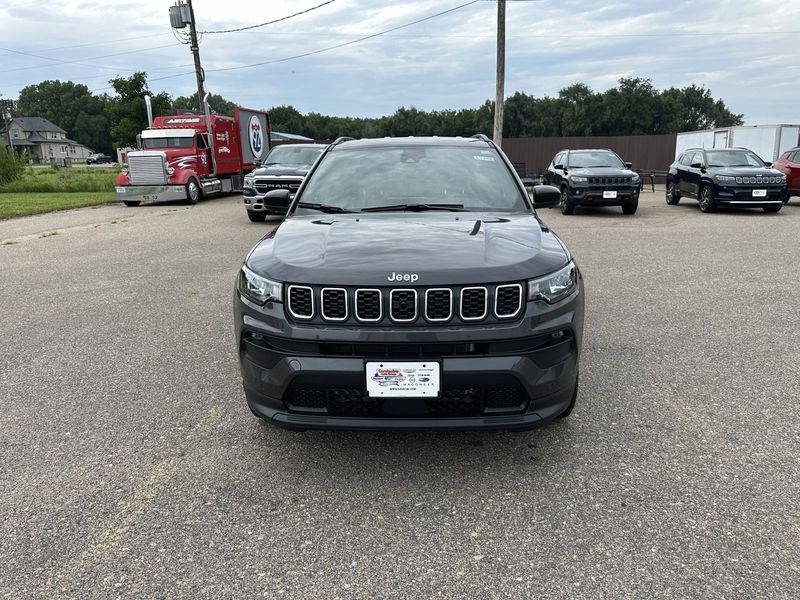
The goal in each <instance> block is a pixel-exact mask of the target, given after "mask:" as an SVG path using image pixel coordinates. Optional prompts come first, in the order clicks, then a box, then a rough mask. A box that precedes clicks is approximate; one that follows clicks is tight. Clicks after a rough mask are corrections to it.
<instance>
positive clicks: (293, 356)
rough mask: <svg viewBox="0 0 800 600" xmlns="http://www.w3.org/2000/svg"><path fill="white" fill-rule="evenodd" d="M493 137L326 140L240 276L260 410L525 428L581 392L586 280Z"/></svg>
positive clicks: (361, 420) (275, 197) (254, 400)
mask: <svg viewBox="0 0 800 600" xmlns="http://www.w3.org/2000/svg"><path fill="white" fill-rule="evenodd" d="M558 200H559V194H558V190H556V189H555V188H552V187H549V186H537V187H535V188H534V190H533V192H532V194H531V196H529V195H528V193H527V192H526V190H525V187H524V186H523V185H522V182H521V181H520V179H519V177H518V176H517V174H516V173H515V172H514V169H513V167H512V165H511V163H510V162H509V161H508V159H507V158H506V156H505V155H504V154H503V153H502V151H500V150H499V149H498V148H497V147H496V146H495V145H494V144H493V143H492V142H491V141H490V140H489V139H488V138H486V136H483V135H480V136H474V137H472V138H385V139H372V140H358V141H356V140H346V139H340V140H337V141H336V142H334V143H333V144H332V145H331V146H330V147H329V148H328V149H327V150H326V151H325V152H324V153H323V155H322V156H321V157H320V159H319V160H318V161H317V162H316V163H315V165H314V167H313V168H312V170H311V171H310V172H309V174H308V175H307V176H306V178H305V180H304V181H303V184H302V185H301V187H300V189H299V191H298V192H297V194H296V195H295V196H294V197H293V199H291V200H290V192H289V191H288V190H276V191H271V192H269V193H267V195H266V198H265V202H266V204H267V205H268V206H269V207H271V208H274V209H275V210H279V209H280V208H281V207H283V208H284V209H286V210H288V212H287V217H286V219H285V220H284V221H283V223H282V224H281V225H280V226H279V227H278V228H277V229H276V230H274V231H273V232H271V233H269V234H268V235H267V236H266V237H265V238H264V239H263V240H261V241H260V242H259V243H258V244H257V245H256V246H255V247H254V248H253V249H252V251H251V252H250V254H249V255H248V256H247V259H246V260H245V263H244V265H243V266H242V269H241V271H240V273H239V276H238V281H237V284H236V291H235V294H234V321H235V328H236V335H237V341H238V351H239V359H240V365H241V373H242V378H243V380H244V391H245V395H246V398H247V403H248V404H249V406H250V409H251V410H252V411H253V413H254V414H255V415H257V416H258V417H261V418H264V419H267V420H271V421H273V422H275V423H277V424H279V425H281V426H284V427H288V428H294V429H309V428H345V429H381V428H391V429H425V428H450V429H469V428H489V429H528V428H532V427H536V426H539V425H542V424H544V423H547V422H548V421H551V420H552V419H555V418H556V417H563V416H566V415H568V414H569V413H570V412H571V410H572V407H573V405H574V403H575V397H576V395H577V389H578V357H579V351H580V347H581V338H582V331H583V315H584V300H583V284H582V280H581V274H580V272H579V270H578V267H577V266H576V265H575V262H574V261H573V259H572V256H571V255H570V253H569V251H568V250H567V248H566V246H565V245H564V243H563V242H562V241H561V240H560V239H559V238H558V237H557V236H556V234H555V233H553V232H552V231H551V230H550V229H548V227H547V226H546V225H545V224H544V223H542V222H541V221H540V220H539V218H538V217H537V215H536V211H535V210H534V209H535V208H537V207H544V206H555V205H556V204H557V203H558Z"/></svg>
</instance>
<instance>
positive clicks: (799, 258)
mask: <svg viewBox="0 0 800 600" xmlns="http://www.w3.org/2000/svg"><path fill="white" fill-rule="evenodd" d="M540 214H541V216H542V217H543V219H544V221H545V222H547V223H548V224H549V225H550V226H551V227H552V228H553V229H554V230H555V231H556V232H557V233H559V235H561V237H562V238H564V240H565V241H566V242H567V244H568V245H569V247H570V249H571V250H572V251H573V253H574V255H575V256H576V258H577V260H578V262H579V264H580V266H581V268H582V270H583V273H584V277H585V282H586V290H587V303H586V309H587V314H586V332H585V346H584V348H583V355H582V365H581V390H580V395H579V397H578V404H577V407H576V409H575V412H574V413H573V414H572V416H570V417H569V418H568V419H566V420H565V421H562V422H558V423H556V424H553V425H551V426H548V427H546V428H544V429H540V430H537V431H533V432H529V433H508V432H490V433H461V432H450V433H433V432H422V433H374V432H351V433H347V432H335V433H332V432H306V433H292V432H287V431H282V430H279V429H275V428H272V427H269V426H265V425H264V424H262V423H260V422H259V421H257V420H256V419H255V418H253V417H252V416H251V414H250V412H249V411H248V409H247V407H246V405H245V403H244V397H243V394H242V391H241V387H240V379H239V374H238V365H237V361H236V355H235V344H234V337H233V326H232V318H231V299H232V287H233V281H234V277H235V275H236V272H237V270H238V268H239V266H240V265H241V261H242V259H243V257H244V255H245V253H246V252H247V250H249V249H250V247H251V246H252V245H253V244H254V243H255V242H256V241H257V240H258V239H259V238H260V237H261V236H262V235H263V234H264V233H266V231H267V230H268V228H269V226H270V224H269V223H267V224H253V223H250V222H249V221H248V220H247V217H246V215H245V212H244V209H243V207H242V206H241V204H240V199H239V198H238V197H236V196H229V197H224V198H219V199H212V200H208V201H204V202H201V203H200V204H198V205H196V206H182V205H167V206H148V207H139V208H137V209H127V208H124V207H120V206H105V207H100V208H91V209H82V210H77V211H69V212H65V213H58V214H50V215H41V216H36V217H29V218H24V219H17V220H12V221H3V222H0V281H1V282H2V284H0V306H2V310H0V330H2V340H3V344H2V352H0V398H1V399H2V400H1V403H0V407H1V408H2V411H0V565H2V566H1V567H0V596H2V597H3V598H15V599H16V598H29V597H35V598H113V597H125V598H134V597H135V598H258V597H266V598H276V597H285V598H340V597H341V598H434V597H447V598H533V597H537V598H538V597H554V598H796V597H797V594H798V589H800V542H798V540H800V498H798V496H799V495H800V493H799V490H800V469H799V468H798V455H800V434H799V433H798V432H799V431H800V429H799V428H798V425H799V424H800V409H799V408H798V405H799V404H800V383H799V380H800V378H798V375H797V365H798V364H800V344H799V343H798V342H800V336H798V332H800V316H798V315H800V311H798V301H799V299H800V276H799V275H800V268H799V267H798V265H800V244H799V243H798V239H799V238H798V232H799V231H800V202H799V201H798V199H793V201H792V203H790V204H789V205H787V206H786V207H784V209H783V210H782V211H781V212H780V213H778V214H776V215H765V214H763V213H761V212H760V211H738V212H722V213H718V214H714V215H705V214H701V213H700V211H699V210H698V209H697V203H696V202H691V201H688V202H687V201H682V203H681V204H680V205H678V206H667V205H666V204H665V203H664V201H663V198H662V195H661V194H656V195H653V194H644V195H643V198H642V201H641V203H640V208H639V212H638V213H637V214H636V215H635V216H633V217H630V216H623V215H622V214H621V212H620V210H619V209H618V208H617V209H611V208H609V209H597V210H596V211H593V212H592V213H589V212H582V213H581V214H576V215H575V216H572V217H565V216H562V215H561V214H560V213H559V212H558V210H557V209H553V210H544V211H540ZM11 241H13V242H15V243H9V242H11Z"/></svg>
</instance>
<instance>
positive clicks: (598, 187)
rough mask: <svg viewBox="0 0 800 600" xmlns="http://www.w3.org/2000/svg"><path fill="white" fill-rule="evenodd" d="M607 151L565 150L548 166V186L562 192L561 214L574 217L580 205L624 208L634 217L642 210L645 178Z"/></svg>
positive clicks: (615, 154)
mask: <svg viewBox="0 0 800 600" xmlns="http://www.w3.org/2000/svg"><path fill="white" fill-rule="evenodd" d="M631 166H632V165H631V163H626V162H622V159H621V158H620V157H619V155H618V154H617V153H616V152H614V151H613V150H608V149H605V148H598V149H591V150H590V149H587V150H562V151H561V152H559V153H558V154H556V155H555V157H553V160H552V161H551V162H550V166H549V167H547V174H546V176H545V179H546V181H547V183H549V184H550V185H552V186H555V187H557V188H559V189H560V190H561V212H562V213H564V214H565V215H571V214H573V213H574V212H575V207H576V206H621V207H622V212H623V213H624V214H626V215H632V214H634V213H635V212H636V209H637V208H638V207H639V189H640V187H641V178H640V177H639V174H638V173H636V172H635V171H632V170H631Z"/></svg>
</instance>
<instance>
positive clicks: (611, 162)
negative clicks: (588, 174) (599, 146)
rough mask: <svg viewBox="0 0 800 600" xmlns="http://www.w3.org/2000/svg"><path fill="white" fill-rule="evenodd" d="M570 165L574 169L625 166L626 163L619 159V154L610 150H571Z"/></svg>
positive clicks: (618, 167)
mask: <svg viewBox="0 0 800 600" xmlns="http://www.w3.org/2000/svg"><path fill="white" fill-rule="evenodd" d="M569 166H570V167H571V168H573V169H590V168H592V167H615V168H617V169H624V168H625V164H624V163H623V162H622V161H621V160H620V159H619V156H617V155H616V154H614V153H613V152H609V151H608V150H589V151H580V152H570V153H569Z"/></svg>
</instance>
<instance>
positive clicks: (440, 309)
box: [425, 288, 453, 323]
mask: <svg viewBox="0 0 800 600" xmlns="http://www.w3.org/2000/svg"><path fill="white" fill-rule="evenodd" d="M452 316H453V292H452V291H451V290H450V288H430V289H429V290H426V291H425V318H426V319H427V320H428V321H430V322H431V323H439V322H444V321H449V320H450V317H452Z"/></svg>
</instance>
